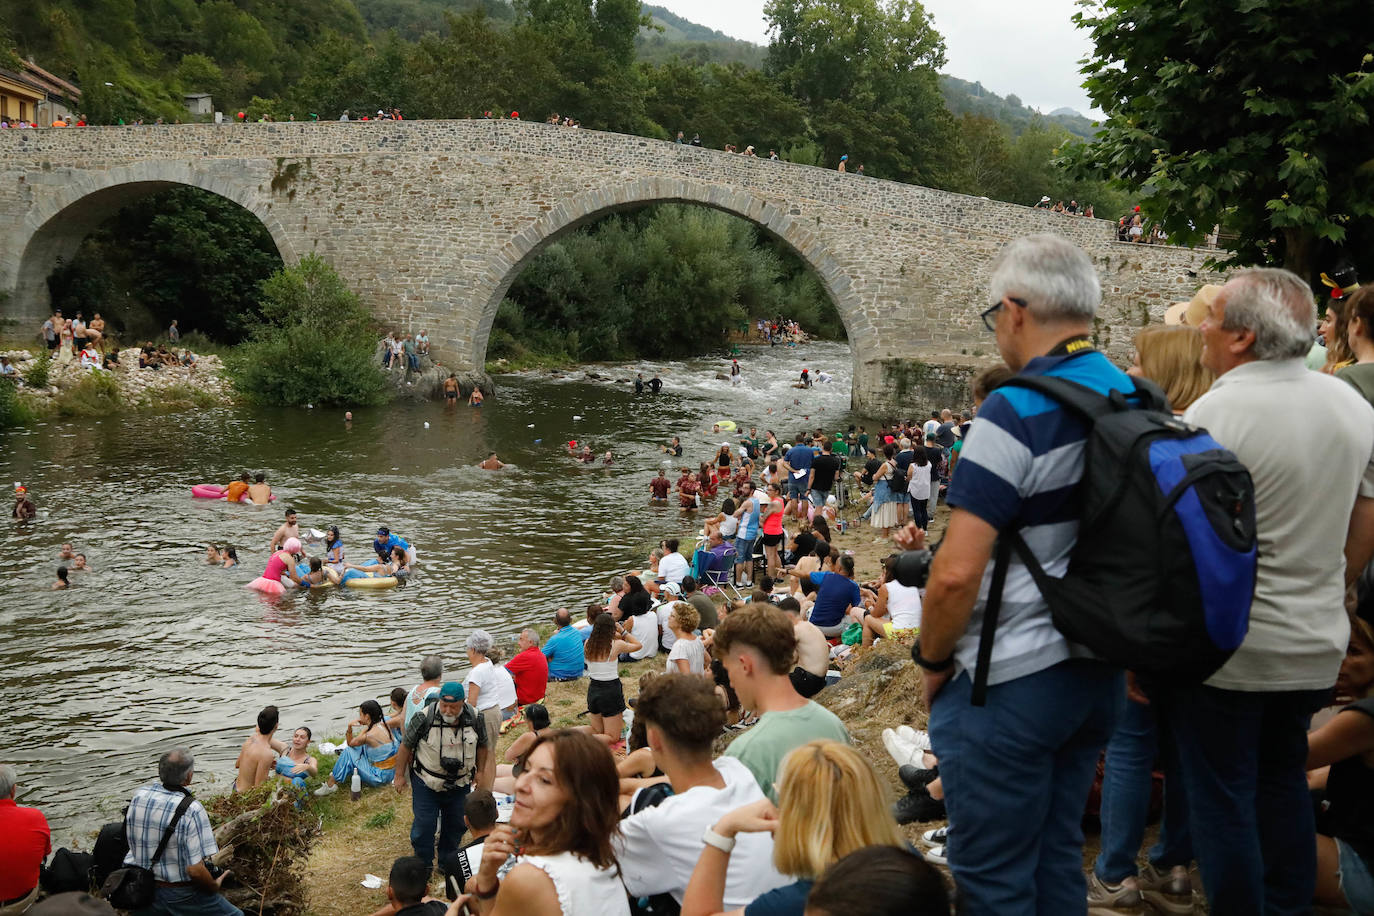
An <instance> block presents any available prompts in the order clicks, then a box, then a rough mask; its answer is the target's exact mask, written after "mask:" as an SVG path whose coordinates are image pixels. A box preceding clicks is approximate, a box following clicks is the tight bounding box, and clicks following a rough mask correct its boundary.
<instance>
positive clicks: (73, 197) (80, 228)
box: [0, 160, 299, 317]
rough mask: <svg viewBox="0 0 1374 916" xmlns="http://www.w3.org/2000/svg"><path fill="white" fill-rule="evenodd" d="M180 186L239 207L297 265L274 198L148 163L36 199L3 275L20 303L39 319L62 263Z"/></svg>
mask: <svg viewBox="0 0 1374 916" xmlns="http://www.w3.org/2000/svg"><path fill="white" fill-rule="evenodd" d="M177 186H187V187H194V188H199V189H200V190H202V191H208V192H210V193H212V194H216V195H218V196H220V197H223V198H225V199H226V200H230V201H232V202H234V203H236V204H238V205H239V206H240V207H242V208H243V209H245V210H247V211H248V212H250V213H252V214H253V215H254V216H255V217H257V219H258V221H259V222H261V223H262V225H263V228H265V229H266V230H267V232H268V234H269V235H270V236H271V237H272V243H273V245H275V246H276V249H277V253H278V254H279V255H280V256H281V259H282V262H283V263H284V264H294V263H295V262H296V261H297V260H298V258H299V255H298V253H297V252H296V250H295V245H294V244H293V243H292V241H291V239H290V237H289V236H288V235H287V233H286V231H285V229H284V228H283V226H282V225H281V222H280V221H279V220H278V219H277V217H276V216H275V215H274V214H273V213H272V211H271V205H270V198H264V197H260V196H258V195H256V194H254V193H252V189H251V187H250V186H246V185H244V184H242V183H236V182H233V181H228V180H224V179H222V178H219V177H218V176H216V175H214V174H211V173H209V172H207V171H205V170H203V169H198V168H195V167H194V166H192V165H191V164H190V163H186V162H175V161H169V160H150V161H147V162H140V163H137V164H135V165H130V166H125V167H121V168H114V169H109V170H106V171H101V172H92V171H87V172H83V173H81V174H80V175H79V176H77V177H75V178H74V179H73V180H72V181H70V182H69V183H67V184H63V185H62V186H61V187H60V189H58V190H57V192H56V193H52V194H46V195H44V196H43V197H42V198H41V199H40V200H36V201H35V202H34V205H33V206H32V207H31V208H30V209H29V211H28V212H27V214H26V215H25V218H24V220H23V221H22V222H20V223H19V224H18V225H17V226H15V228H14V229H13V230H12V235H11V244H9V245H6V246H5V252H6V254H5V255H3V257H5V258H6V259H9V258H13V261H14V263H12V264H8V265H6V264H3V263H0V274H3V273H5V272H6V268H8V272H9V273H10V275H11V276H13V277H15V278H16V283H15V293H16V298H17V301H18V302H19V303H20V304H21V307H23V306H24V305H27V306H28V309H29V310H30V311H32V310H34V308H35V307H37V311H36V313H34V314H31V315H27V316H20V317H38V316H39V315H42V314H43V312H44V308H45V307H47V306H48V304H49V302H50V299H49V295H48V285H47V281H48V276H49V275H50V274H51V273H52V271H53V269H54V268H55V267H56V266H57V263H58V261H59V260H65V259H68V258H70V257H72V255H74V254H75V253H76V250H77V249H78V248H79V247H80V246H81V243H82V241H84V240H85V238H86V237H87V236H89V235H90V234H91V233H92V232H94V231H95V230H96V229H98V228H99V227H100V226H101V225H102V224H103V223H105V222H106V221H107V220H109V219H110V218H111V217H113V216H114V215H115V214H116V213H118V212H119V211H120V210H121V209H122V208H123V207H125V206H127V205H128V204H130V203H133V202H134V201H137V200H140V199H142V198H144V197H147V196H148V195H150V194H155V193H157V192H158V191H163V190H166V189H168V188H172V187H177Z"/></svg>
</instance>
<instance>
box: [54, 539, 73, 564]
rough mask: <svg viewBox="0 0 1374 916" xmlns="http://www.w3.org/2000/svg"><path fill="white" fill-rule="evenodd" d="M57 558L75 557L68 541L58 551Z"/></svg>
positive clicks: (67, 558)
mask: <svg viewBox="0 0 1374 916" xmlns="http://www.w3.org/2000/svg"><path fill="white" fill-rule="evenodd" d="M57 558H58V559H59V560H72V559H75V558H76V551H75V550H74V549H72V545H71V542H70V541H68V542H67V543H65V544H63V545H62V549H61V550H60V551H58V554H57Z"/></svg>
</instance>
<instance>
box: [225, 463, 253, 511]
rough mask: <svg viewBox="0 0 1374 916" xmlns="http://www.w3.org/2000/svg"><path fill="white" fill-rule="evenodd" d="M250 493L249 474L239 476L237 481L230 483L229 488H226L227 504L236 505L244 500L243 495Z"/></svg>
mask: <svg viewBox="0 0 1374 916" xmlns="http://www.w3.org/2000/svg"><path fill="white" fill-rule="evenodd" d="M247 492H248V472H246V471H245V472H244V473H242V474H240V475H239V476H238V479H237V480H231V481H229V486H227V487H225V488H224V498H225V500H226V501H227V502H231V503H236V502H238V501H239V500H240V499H242V498H243V494H245V493H247Z"/></svg>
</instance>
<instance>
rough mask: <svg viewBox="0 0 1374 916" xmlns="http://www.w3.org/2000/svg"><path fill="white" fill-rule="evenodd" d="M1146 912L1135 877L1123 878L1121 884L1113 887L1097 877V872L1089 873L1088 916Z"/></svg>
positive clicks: (1143, 899) (1111, 915)
mask: <svg viewBox="0 0 1374 916" xmlns="http://www.w3.org/2000/svg"><path fill="white" fill-rule="evenodd" d="M1146 912H1148V911H1147V910H1146V909H1145V898H1143V897H1141V896H1140V887H1139V885H1137V884H1136V879H1135V876H1134V875H1131V876H1130V877H1127V878H1122V879H1121V883H1120V884H1115V885H1113V884H1107V883H1106V882H1104V881H1103V880H1102V879H1101V878H1099V877H1097V872H1089V873H1088V916H1113V914H1116V913H1138V914H1144V913H1146Z"/></svg>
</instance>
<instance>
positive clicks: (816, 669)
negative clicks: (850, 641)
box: [778, 598, 830, 699]
mask: <svg viewBox="0 0 1374 916" xmlns="http://www.w3.org/2000/svg"><path fill="white" fill-rule="evenodd" d="M778 607H779V608H780V609H781V610H783V611H785V612H786V613H787V617H788V619H789V620H791V621H792V629H793V631H794V632H795V633H796V634H797V666H796V667H795V668H793V669H792V674H791V679H792V686H793V687H794V688H796V691H797V693H799V694H801V695H802V696H804V697H807V698H808V699H809V698H811V697H813V696H815V695H816V694H818V693H820V692H821V688H822V687H824V686H825V673H826V671H828V670H829V669H830V643H828V642H826V640H825V634H823V633H822V632H821V630H820V627H818V626H816V625H815V624H814V623H812V622H811V621H809V620H802V618H801V604H800V603H799V602H798V601H797V599H796V598H784V599H782V600H781V601H779V602H778Z"/></svg>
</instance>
